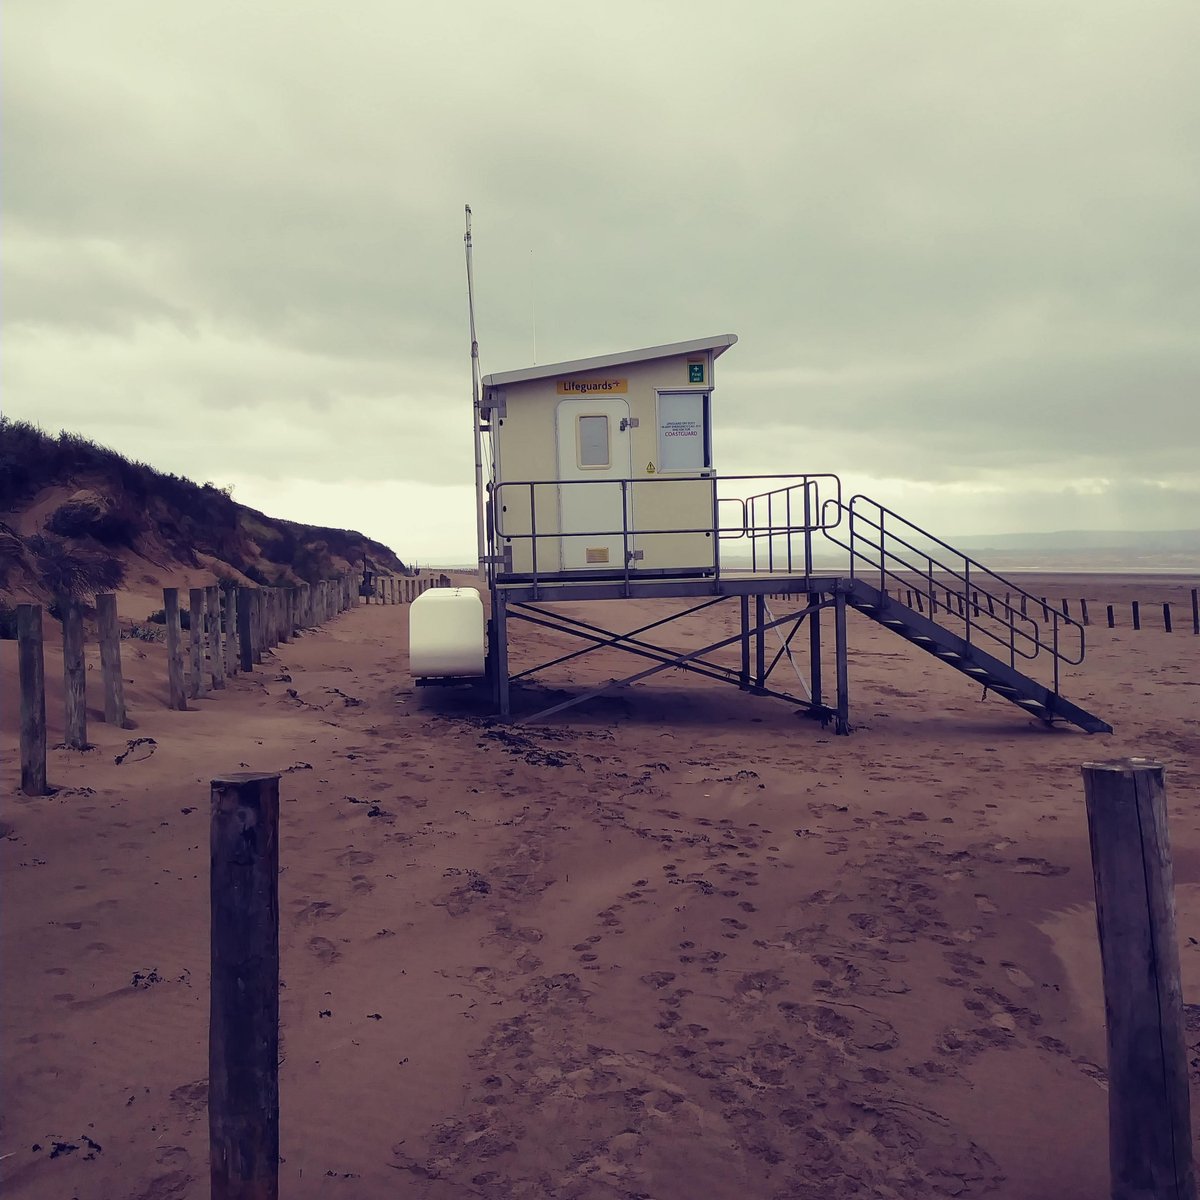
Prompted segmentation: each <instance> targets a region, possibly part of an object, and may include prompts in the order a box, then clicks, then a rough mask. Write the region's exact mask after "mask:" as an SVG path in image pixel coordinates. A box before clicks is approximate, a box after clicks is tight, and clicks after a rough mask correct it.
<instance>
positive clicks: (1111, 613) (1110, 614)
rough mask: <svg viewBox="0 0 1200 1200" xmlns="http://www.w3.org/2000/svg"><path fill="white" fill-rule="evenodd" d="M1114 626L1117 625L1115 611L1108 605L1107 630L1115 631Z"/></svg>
mask: <svg viewBox="0 0 1200 1200" xmlns="http://www.w3.org/2000/svg"><path fill="white" fill-rule="evenodd" d="M1116 625H1117V614H1116V610H1115V608H1114V606H1113V605H1111V604H1110V605H1109V606H1108V627H1109V629H1115V628H1116Z"/></svg>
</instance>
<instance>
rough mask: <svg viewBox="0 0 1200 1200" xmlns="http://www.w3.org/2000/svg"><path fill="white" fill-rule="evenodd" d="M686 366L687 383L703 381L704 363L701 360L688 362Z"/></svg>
mask: <svg viewBox="0 0 1200 1200" xmlns="http://www.w3.org/2000/svg"><path fill="white" fill-rule="evenodd" d="M687 367H688V383H703V382H704V364H703V363H702V362H690V363H688V365H687Z"/></svg>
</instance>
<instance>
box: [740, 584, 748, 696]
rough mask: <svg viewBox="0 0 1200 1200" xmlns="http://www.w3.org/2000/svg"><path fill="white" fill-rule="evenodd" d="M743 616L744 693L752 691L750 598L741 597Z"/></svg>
mask: <svg viewBox="0 0 1200 1200" xmlns="http://www.w3.org/2000/svg"><path fill="white" fill-rule="evenodd" d="M740 608H741V616H742V638H741V642H742V672H741V687H742V690H743V691H749V690H750V597H749V596H742V597H741V604H740Z"/></svg>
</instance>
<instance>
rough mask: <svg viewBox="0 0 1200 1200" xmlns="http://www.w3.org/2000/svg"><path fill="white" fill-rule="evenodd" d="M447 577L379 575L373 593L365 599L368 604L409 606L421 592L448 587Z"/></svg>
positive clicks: (448, 577) (448, 579) (448, 580)
mask: <svg viewBox="0 0 1200 1200" xmlns="http://www.w3.org/2000/svg"><path fill="white" fill-rule="evenodd" d="M449 586H450V576H449V575H438V576H436V577H435V576H432V575H422V576H421V577H419V578H413V577H411V576H408V575H379V576H376V578H375V582H374V585H373V591H372V592H371V594H370V595H369V596H367V597H366V601H367V603H368V604H370V603H371V602H372V601H374V602H375V603H376V604H410V603H412V601H414V600H415V599H416V598H417V597H418V596H419V595H420V594H421V593H422V592H425V591H428V590H429V589H430V588H432V587H449Z"/></svg>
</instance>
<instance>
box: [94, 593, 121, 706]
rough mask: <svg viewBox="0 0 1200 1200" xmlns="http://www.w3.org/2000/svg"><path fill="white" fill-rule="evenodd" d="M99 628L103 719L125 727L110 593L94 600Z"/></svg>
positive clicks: (113, 599)
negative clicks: (102, 680)
mask: <svg viewBox="0 0 1200 1200" xmlns="http://www.w3.org/2000/svg"><path fill="white" fill-rule="evenodd" d="M96 620H97V622H98V623H99V626H100V673H101V675H102V676H103V678H104V720H105V721H106V722H107V723H108V724H109V725H115V726H116V727H117V728H118V729H124V728H125V680H124V679H122V678H121V627H120V625H119V624H118V623H117V598H116V596H115V595H114V594H113V593H112V592H102V593H101V594H100V595H98V596H97V597H96Z"/></svg>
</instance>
